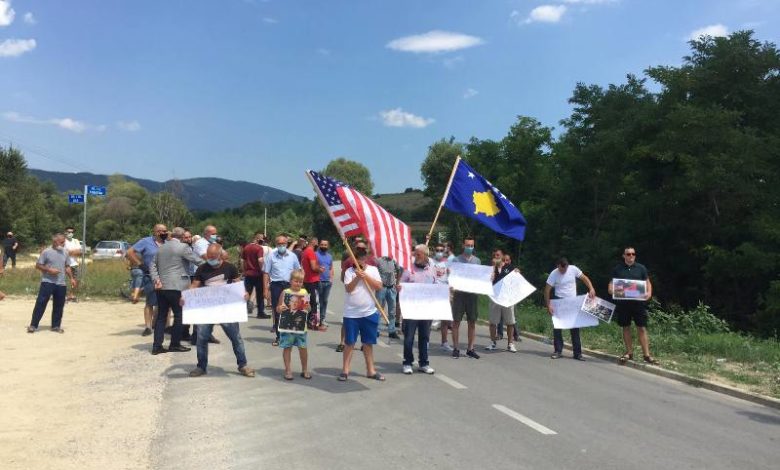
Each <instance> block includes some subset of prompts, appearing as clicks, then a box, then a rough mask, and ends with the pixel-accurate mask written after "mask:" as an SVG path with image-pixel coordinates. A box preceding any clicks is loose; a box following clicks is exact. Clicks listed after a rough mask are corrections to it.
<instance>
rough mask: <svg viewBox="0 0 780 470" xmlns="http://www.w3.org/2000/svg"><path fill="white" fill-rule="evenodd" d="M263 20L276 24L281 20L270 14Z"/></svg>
mask: <svg viewBox="0 0 780 470" xmlns="http://www.w3.org/2000/svg"><path fill="white" fill-rule="evenodd" d="M263 22H264V23H267V24H276V23H278V22H279V20H277V19H276V18H271V17H269V16H266V17H265V18H263Z"/></svg>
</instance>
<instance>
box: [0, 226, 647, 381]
mask: <svg viewBox="0 0 780 470" xmlns="http://www.w3.org/2000/svg"><path fill="white" fill-rule="evenodd" d="M72 234H73V229H72V228H68V229H66V231H65V233H57V234H55V235H54V236H53V237H52V245H51V247H49V248H47V249H45V250H43V252H42V253H41V254H40V256H39V258H38V260H37V262H36V269H38V270H39V271H41V273H42V275H41V286H40V290H39V294H38V298H37V300H36V304H35V307H34V310H33V316H32V320H31V323H30V325H29V326H28V329H27V331H28V332H29V333H34V332H35V331H36V330H37V329H38V326H39V323H40V321H41V318H42V316H43V313H44V311H45V309H46V306H47V304H48V302H49V300H50V299H53V301H54V302H53V303H54V309H53V313H52V325H51V329H52V331H56V332H59V333H63V332H64V330H63V329H62V326H61V323H62V315H63V308H64V304H65V299H66V291H67V287H66V278H68V279H69V280H70V285H71V287H72V288H75V287H76V286H77V285H78V281H77V279H76V276H75V272H76V271H77V269H78V263H77V261H76V257H77V256H78V255H80V253H81V245H80V243H79V242H78V240H75V241H74V239H73V235H72ZM69 243H70V244H69ZM74 244H75V246H74ZM352 245H353V246H351V247H349V248H350V249H348V250H347V253H346V254H345V256H344V258H342V261H341V276H342V279H341V280H342V282H343V283H344V288H345V291H346V297H345V302H344V315H343V317H344V319H343V323H342V329H341V341H340V344H339V346H338V348H337V351H339V352H342V353H343V363H342V372H341V373H340V374H339V376H338V379H339V380H341V381H345V380H347V379H348V377H349V375H350V372H351V358H352V355H353V352H354V349H355V346H356V344H357V340H358V339H360V341H361V345H362V346H361V350H362V352H363V355H364V358H365V362H366V375H367V377H369V378H372V379H376V380H380V381H383V380H385V377H384V376H383V375H382V374H380V373H379V372H377V370H376V368H375V365H374V359H373V345H374V344H376V342H377V338H378V336H379V334H380V308H381V309H382V310H383V311H385V312H386V319H387V320H388V325H387V334H388V337H390V338H396V339H400V337H399V335H398V332H397V330H396V328H397V327H398V326H399V323H400V327H401V332H402V334H403V336H404V338H403V345H404V354H403V364H402V370H403V373H404V374H412V373H413V372H414V370H413V367H412V365H413V363H414V351H413V349H414V342H415V341H414V340H415V335H416V337H417V350H418V371H419V372H422V373H425V374H433V373H434V372H435V371H434V369H433V368H432V367H431V365H430V362H429V356H428V349H429V342H430V335H431V330H432V328H435V327H438V328H439V329H440V331H441V348H442V349H443V350H445V351H447V352H449V353H450V354H451V356H452V357H453V358H455V359H457V358H460V357H461V350H460V325H461V322H462V321H463V318H464V316H465V318H466V323H467V336H466V341H465V346H466V348H465V354H464V355H465V356H466V357H470V358H473V359H479V358H480V355H479V354H478V353H477V351H476V344H475V341H476V339H475V337H476V334H475V333H476V322H477V319H478V312H477V303H478V295H477V294H474V293H470V292H461V291H457V290H452V289H451V299H450V303H451V309H452V321H451V322H450V321H441V322H433V321H431V320H403V321H399V320H401V317H402V316H403V315H402V313H403V312H400V311H399V302H398V298H399V295H400V296H403V292H402V284H403V283H428V284H448V277H449V273H450V268H451V266H452V265H453V264H454V263H469V264H481V260H480V259H479V258H478V257H477V256H476V254H475V241H474V239H473V238H470V237H469V238H466V239H465V240H464V242H463V249H462V252H461V253H460V254H458V255H455V253H453V248H452V245H445V244H441V243H438V244H435V246H434V251H433V257H432V258H433V259H431V252H430V249H429V247H428V245H427V244H420V245H417V246H415V247H414V251H413V260H412V261H413V263H412V265H411V268H410V269H406V270H405V269H403V268H401V266H400V264H399V263H398V262H397V260H393V259H390V258H388V257H380V258H375V257H373V256H371V255H370V253H369V248H368V244H367V243H366V241H365V240H364V239H362V238H357V239H355V240H354V243H353V244H352ZM329 248H330V244H329V242H328V240H318V239H317V238H314V237H311V238H307V237H305V236H301V237H300V238H299V239H298V240H297V241H294V242H293V241H290V240H289V238H288V237H287V236H285V235H279V236H277V237H276V238H275V239H274V244H273V246H269V245H268V244H267V242H266V240H265V236H264V234H263V233H262V232H258V233H256V234H255V236H254V238H253V239H252V241H251V242H250V243H247V244H244V245H243V246H241V248H240V256H239V266H238V267H237V266H235V265H233V264H232V263H230V262H229V261H228V258H229V257H228V254H227V252H226V250H225V249H224V248H223V246H222V244H221V239H220V237H219V235H218V231H217V228H216V227H214V226H213V225H209V226H207V227H206V228H205V229H204V231H203V234H202V236H196V237H193V236H192V233H191V232H189V231H187V230H185V229H184V228H182V227H175V228H174V229H173V230H171V231H169V230H168V228H167V227H166V226H165V225H163V224H158V225H155V227H154V229H153V234H152V235H151V236H149V237H145V238H142V239H141V240H139V241H137V242H136V243H135V244H134V245H133V246H132V247H131V248H130V249H129V250H128V253H127V259H128V261H129V263H130V268H131V276H132V279H133V285H134V287H136V289H137V290H136V292H134V299H135V300H136V301H137V300H138V291H140V290H143V292H144V294H145V306H144V330H143V332H142V335H143V336H148V335H151V334H152V333H153V334H154V336H153V342H152V348H151V353H152V354H153V355H157V354H161V353H166V352H187V351H190V350H191V348H190V347H187V346H184V345H183V344H182V341H186V340H190V342H191V344H192V345H194V346H196V352H197V367H196V368H195V369H193V370H192V371H191V372H190V376H192V377H197V376H201V375H204V374H206V373H207V366H208V348H209V343H219V341H218V340H217V339H216V338H215V337H214V336H213V334H212V332H213V328H214V325H198V326H195V327H193V329H192V332H191V333H190V330H189V327H188V326H185V325H183V324H182V306H183V304H184V301H183V299H182V291H184V290H186V289H197V288H201V287H204V286H217V285H224V284H231V283H235V282H241V280H242V278H243V283H244V291H245V300H246V301H247V311H248V313H249V314H252V313H254V308H255V307H256V308H257V317H258V318H272V319H273V322H272V327H271V332H272V333H273V334H274V335H275V339H274V341H273V345H274V346H280V347H281V348H282V349H283V360H284V369H285V370H284V378H285V379H287V380H292V379H293V374H292V368H291V351H292V348H293V347H298V348H299V353H300V359H301V365H302V371H301V376H302V377H304V378H306V379H309V378H311V373H310V371H309V370H308V354H307V353H306V350H307V334H306V333H305V332H304V333H303V334H301V333H300V332H296V333H290V332H280V331H279V330H280V328H279V321H280V315H282V314H283V313H284V312H285V311H287V310H289V309H290V306H289V305H288V304H287V303H286V302H285V298H286V297H285V296H286V295H304V296H308V300H309V301H308V304H307V323H308V325H309V326H310V327H311V328H313V329H315V330H317V331H326V330H327V328H328V323H327V320H326V319H327V315H328V297H329V294H330V290H331V287H332V282H333V275H334V263H333V257H332V255H331V254H330V253H329ZM355 261H357V263H355ZM74 262H75V264H74ZM492 264H493V274H492V280H493V283H494V284H495V283H497V282H499V281H501V279H503V278H504V277H505V276H507V275H509V274H510V273H512V272H513V271H516V270H517V268H516V267H515V266H514V265H513V264H512V258H511V256H510V255H509V254H508V253H504V252H503V251H501V250H494V252H493V258H492ZM612 275H613V278H621V279H635V280H643V281H646V282H647V290H646V293H645V296H644V297H643V298H642V299H641V300H639V301H637V300H631V301H621V300H616V301H615V302H616V305H617V307H616V312H615V315H616V318H617V322H618V324H619V325H620V326H621V327H623V338H624V342H625V346H626V352H625V354H624V355H623V356H621V361H622V362H625V361H627V360H632V359H633V344H632V334H631V330H630V325H631V323H632V322H633V323H634V324H635V325H636V327H637V330H638V337H639V342H640V345H641V347H642V353H643V357H644V360H645V361H646V362H648V363H652V364H657V363H658V361H657V360H656V359H655V358H653V357H652V356H651V355H650V350H649V342H648V337H647V331H646V326H647V310H646V301H647V300H648V299H649V298H650V297H651V296H652V287H651V284H650V281H649V278H648V273H647V269H646V268H645V267H644V266H643V265H641V264H639V263H636V250H635V249H634V248H633V247H627V248H625V250H624V251H623V262H622V263H620V264H619V265H618V266H616V267H615V269H614V270H613V273H612ZM577 279H579V280H581V281H582V282H583V283H584V284H585V286H586V287H587V289H588V295H589V296H590V297H594V296H595V289H594V287H593V284H592V283H591V281H590V279H589V278H588V277H587V276H586V275H585V274H584V273H583V272H582V271H581V270H580V269H579V268H577V267H576V266H574V265H570V264H569V262H568V260H567V259H566V258H560V259H559V260H558V261H557V263H556V268H555V269H554V270H553V271H552V272H551V273H550V274H549V276H548V278H547V282H546V286H545V290H544V300H545V305H546V306H547V309H548V311H549V313H550V314H551V315H554V314H555V311H554V309H553V303H552V302H551V298H552V295H553V293H554V296H555V297H556V298H566V297H571V296H576V295H577V292H576V291H577V287H576V280H577ZM612 287H613V286H612V283H611V282H610V284H609V286H608V290H609V292H610V293H611V292H612ZM253 294H254V296H255V299H256V301H255V302H252V301H251V297H252V295H253ZM1 298H2V294H0V299H1ZM265 305H269V306H270V307H271V311H272V315H270V316H269V315H267V314H265ZM169 313H170V314H171V315H170V317H171V320H169ZM169 321H170V323H171V325H170V327H167V328H166V325H168V323H169ZM489 323H490V343H489V344H488V345H487V347H486V348H485V349H486V350H489V351H494V350H497V349H498V348H499V347H498V341H499V339H500V338H501V336H502V334H503V331H504V327H506V338H507V347H506V349H507V351H510V352H513V353H514V352H517V347H516V346H515V342H516V341H517V340H518V338H517V328H516V319H515V315H514V307H504V306H501V305H498V304H496V303H494V302H492V301H490V309H489ZM220 327H221V328H222V330H223V331H224V333H225V335H226V336H227V337H228V339H229V340H230V342H231V345H232V347H233V351H234V353H235V356H236V362H237V366H238V370H239V372H240V373H241V374H242V375H245V376H248V377H252V376H254V375H255V371H254V369H252V368H251V367H249V366H248V365H247V358H246V352H245V348H244V342H243V339H242V337H241V333H240V330H239V324H238V323H222V324H220ZM166 331H169V332H170V342H169V345H168V347H167V348H165V347H164V346H163V341H164V337H165V336H164V335H165V333H166ZM450 335H451V339H452V342H451V343H450V341H449V338H450ZM571 338H572V346H573V356H574V358H575V359H578V360H583V357H582V348H581V342H580V337H579V330H578V329H572V330H571ZM553 344H554V352H553V355H552V358H553V359H557V358H560V357H561V356H562V353H563V333H562V331H561V330H559V329H555V330H554V343H553Z"/></svg>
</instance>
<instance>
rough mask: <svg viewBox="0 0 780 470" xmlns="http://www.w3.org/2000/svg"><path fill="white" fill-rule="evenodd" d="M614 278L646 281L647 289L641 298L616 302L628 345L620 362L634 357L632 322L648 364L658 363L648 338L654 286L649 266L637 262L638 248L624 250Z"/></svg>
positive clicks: (616, 309)
mask: <svg viewBox="0 0 780 470" xmlns="http://www.w3.org/2000/svg"><path fill="white" fill-rule="evenodd" d="M612 279H631V280H635V281H645V282H646V284H647V290H646V291H645V295H644V297H643V298H642V299H641V300H620V299H616V300H614V302H615V305H616V307H615V316H616V317H617V323H618V325H620V326H621V327H623V343H624V344H625V346H626V352H625V353H624V354H623V355H622V356H620V362H621V363H622V364H625V363H626V361H632V360H633V359H634V343H633V338H632V335H631V322H632V321H633V322H634V325H636V333H637V337H639V344H640V346H642V356H643V358H644V361H645V362H647V363H648V364H653V365H658V361H657V360H656V359H655V358H654V357H653V356H651V355H650V340H649V339H648V338H647V301H648V300H650V298H651V297H652V296H653V286H652V284H651V283H650V276H649V275H648V274H647V268H646V267H645V266H644V265H642V264H639V263H637V262H636V249H635V248H634V247H632V246H629V247H626V248H625V249H624V250H623V262H622V263H620V264H618V265H617V266H615V269H613V270H612ZM608 290H609V293H610V294H612V281H610V282H609V286H608Z"/></svg>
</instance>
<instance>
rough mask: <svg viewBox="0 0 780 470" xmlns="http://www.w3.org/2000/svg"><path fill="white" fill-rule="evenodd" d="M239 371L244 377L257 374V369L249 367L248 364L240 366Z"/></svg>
mask: <svg viewBox="0 0 780 470" xmlns="http://www.w3.org/2000/svg"><path fill="white" fill-rule="evenodd" d="M238 372H240V373H241V375H243V376H244V377H254V376H255V370H254V369H252V368H251V367H248V366H244V367H239V368H238Z"/></svg>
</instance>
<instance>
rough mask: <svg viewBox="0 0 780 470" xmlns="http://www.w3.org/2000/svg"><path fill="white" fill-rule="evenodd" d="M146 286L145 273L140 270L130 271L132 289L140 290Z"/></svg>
mask: <svg viewBox="0 0 780 470" xmlns="http://www.w3.org/2000/svg"><path fill="white" fill-rule="evenodd" d="M143 286H144V272H143V271H141V270H140V269H138V268H133V269H131V270H130V288H131V289H140V288H142V287H143Z"/></svg>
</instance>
